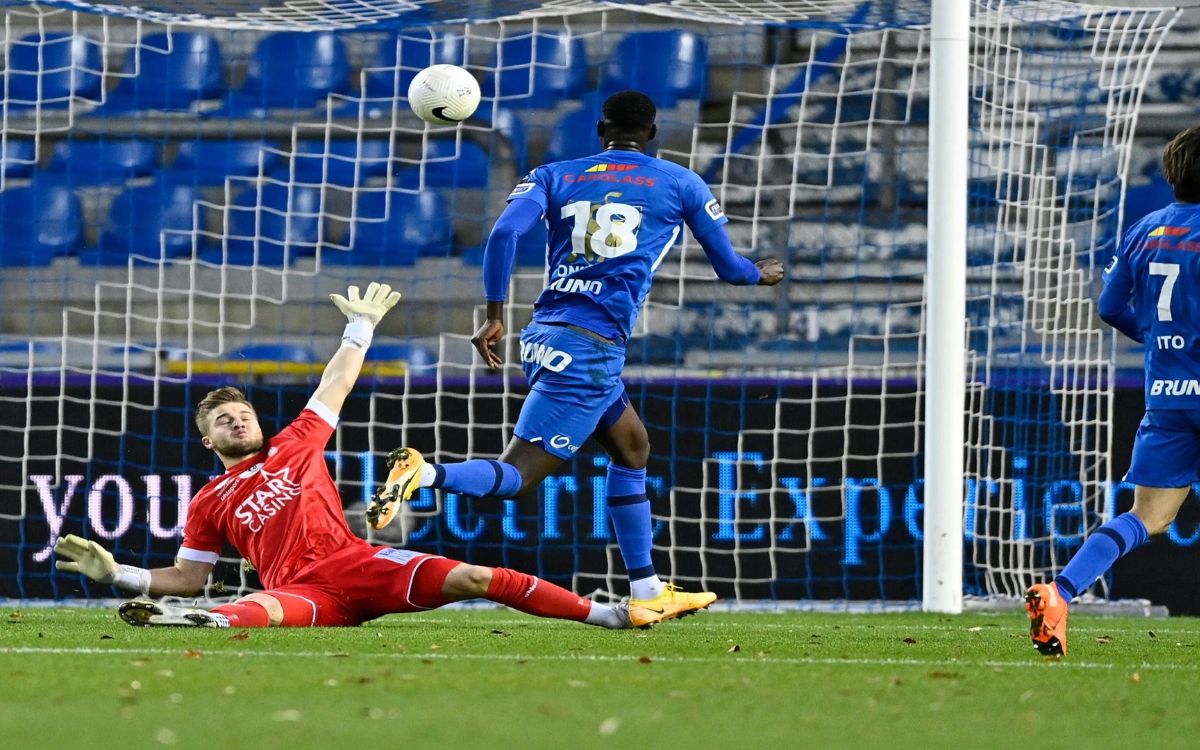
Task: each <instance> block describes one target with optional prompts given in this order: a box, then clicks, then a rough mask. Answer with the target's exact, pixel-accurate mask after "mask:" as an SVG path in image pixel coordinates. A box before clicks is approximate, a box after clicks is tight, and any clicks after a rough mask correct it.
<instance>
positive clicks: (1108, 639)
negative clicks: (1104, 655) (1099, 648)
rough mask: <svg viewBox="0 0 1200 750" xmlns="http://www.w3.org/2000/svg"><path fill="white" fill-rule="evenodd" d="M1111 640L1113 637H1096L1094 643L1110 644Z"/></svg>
mask: <svg viewBox="0 0 1200 750" xmlns="http://www.w3.org/2000/svg"><path fill="white" fill-rule="evenodd" d="M1112 640H1113V637H1112V636H1111V635H1099V636H1096V643H1112Z"/></svg>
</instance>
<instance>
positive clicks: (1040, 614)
mask: <svg viewBox="0 0 1200 750" xmlns="http://www.w3.org/2000/svg"><path fill="white" fill-rule="evenodd" d="M1025 611H1026V612H1028V613H1029V638H1030V640H1032V641H1033V647H1034V648H1036V649H1037V650H1038V653H1040V654H1041V655H1042V656H1066V655H1067V600H1066V599H1064V598H1063V595H1062V594H1061V593H1059V591H1058V586H1057V585H1056V584H1054V583H1053V582H1051V583H1037V584H1034V585H1033V586H1030V587H1029V590H1028V591H1026V592H1025Z"/></svg>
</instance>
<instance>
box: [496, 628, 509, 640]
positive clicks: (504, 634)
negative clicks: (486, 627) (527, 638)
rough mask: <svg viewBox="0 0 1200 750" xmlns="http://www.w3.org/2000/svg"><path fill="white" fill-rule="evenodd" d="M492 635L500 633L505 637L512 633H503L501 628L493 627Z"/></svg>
mask: <svg viewBox="0 0 1200 750" xmlns="http://www.w3.org/2000/svg"><path fill="white" fill-rule="evenodd" d="M492 635H502V636H504V637H505V638H507V637H508V636H510V635H512V633H505V632H504V631H503V630H495V629H493V630H492Z"/></svg>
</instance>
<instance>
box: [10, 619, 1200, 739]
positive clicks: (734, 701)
mask: <svg viewBox="0 0 1200 750" xmlns="http://www.w3.org/2000/svg"><path fill="white" fill-rule="evenodd" d="M1026 622H1027V621H1026V619H1025V617H1024V614H1023V613H1021V612H1012V613H1007V614H983V613H971V614H964V615H961V616H957V617H947V616H937V615H926V614H886V615H884V614H872V615H851V614H811V613H779V614H761V613H729V612H706V613H702V614H700V615H698V616H696V617H691V618H688V619H685V620H681V621H677V622H669V623H664V624H662V625H660V626H659V627H658V628H656V629H654V630H651V631H615V632H614V631H604V630H600V629H596V628H590V627H586V626H582V625H576V624H573V623H563V622H554V621H545V620H538V619H535V618H532V617H527V616H524V615H521V614H519V613H515V612H509V611H507V610H483V609H468V610H450V611H441V612H431V613H428V614H422V615H395V616H391V617H387V618H384V619H382V620H378V621H376V622H373V623H368V624H367V625H365V626H363V627H360V628H349V629H272V630H250V631H229V630H199V629H197V630H192V629H141V628H132V627H129V626H127V625H125V624H124V623H122V622H121V621H120V620H118V619H117V617H116V615H115V613H114V612H113V611H111V610H100V609H67V608H63V609H42V608H30V609H25V610H23V611H19V612H18V611H14V610H12V609H11V608H10V609H8V610H6V611H3V612H0V746H3V747H6V748H69V747H80V748H89V749H90V748H122V749H127V748H154V747H179V748H207V749H209V750H215V749H217V748H251V749H253V750H267V749H268V748H289V750H294V749H296V748H317V747H320V748H325V747H331V748H358V747H363V748H370V747H402V748H565V749H568V750H573V749H574V748H581V747H583V748H590V747H613V748H618V747H620V748H656V747H672V748H674V747H680V748H742V747H763V748H819V747H823V746H826V747H838V748H851V749H852V750H857V749H858V748H1009V747H1022V748H1024V747H1034V748H1055V749H1057V748H1087V749H1088V750H1098V749H1103V748H1125V749H1127V748H1137V747H1154V748H1156V749H1159V748H1195V747H1197V746H1200V740H1198V739H1197V737H1200V710H1197V709H1198V708H1200V620H1197V619H1188V618H1171V619H1166V620H1162V619H1158V620H1153V619H1133V618H1102V617H1094V616H1093V617H1083V616H1076V617H1074V618H1072V625H1073V627H1072V630H1071V640H1070V649H1071V653H1070V655H1069V657H1067V658H1066V659H1062V660H1058V661H1053V660H1050V661H1047V660H1043V659H1042V658H1041V657H1039V656H1038V655H1037V654H1036V652H1034V650H1033V649H1032V648H1031V647H1030V645H1029V641H1028V636H1027V632H1026Z"/></svg>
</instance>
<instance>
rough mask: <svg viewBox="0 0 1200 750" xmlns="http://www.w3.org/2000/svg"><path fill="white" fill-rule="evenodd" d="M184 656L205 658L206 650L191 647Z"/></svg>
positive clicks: (186, 657)
mask: <svg viewBox="0 0 1200 750" xmlns="http://www.w3.org/2000/svg"><path fill="white" fill-rule="evenodd" d="M183 658H185V659H203V658H204V652H203V651H201V650H200V649H198V648H189V649H188V650H187V651H184V652H183Z"/></svg>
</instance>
